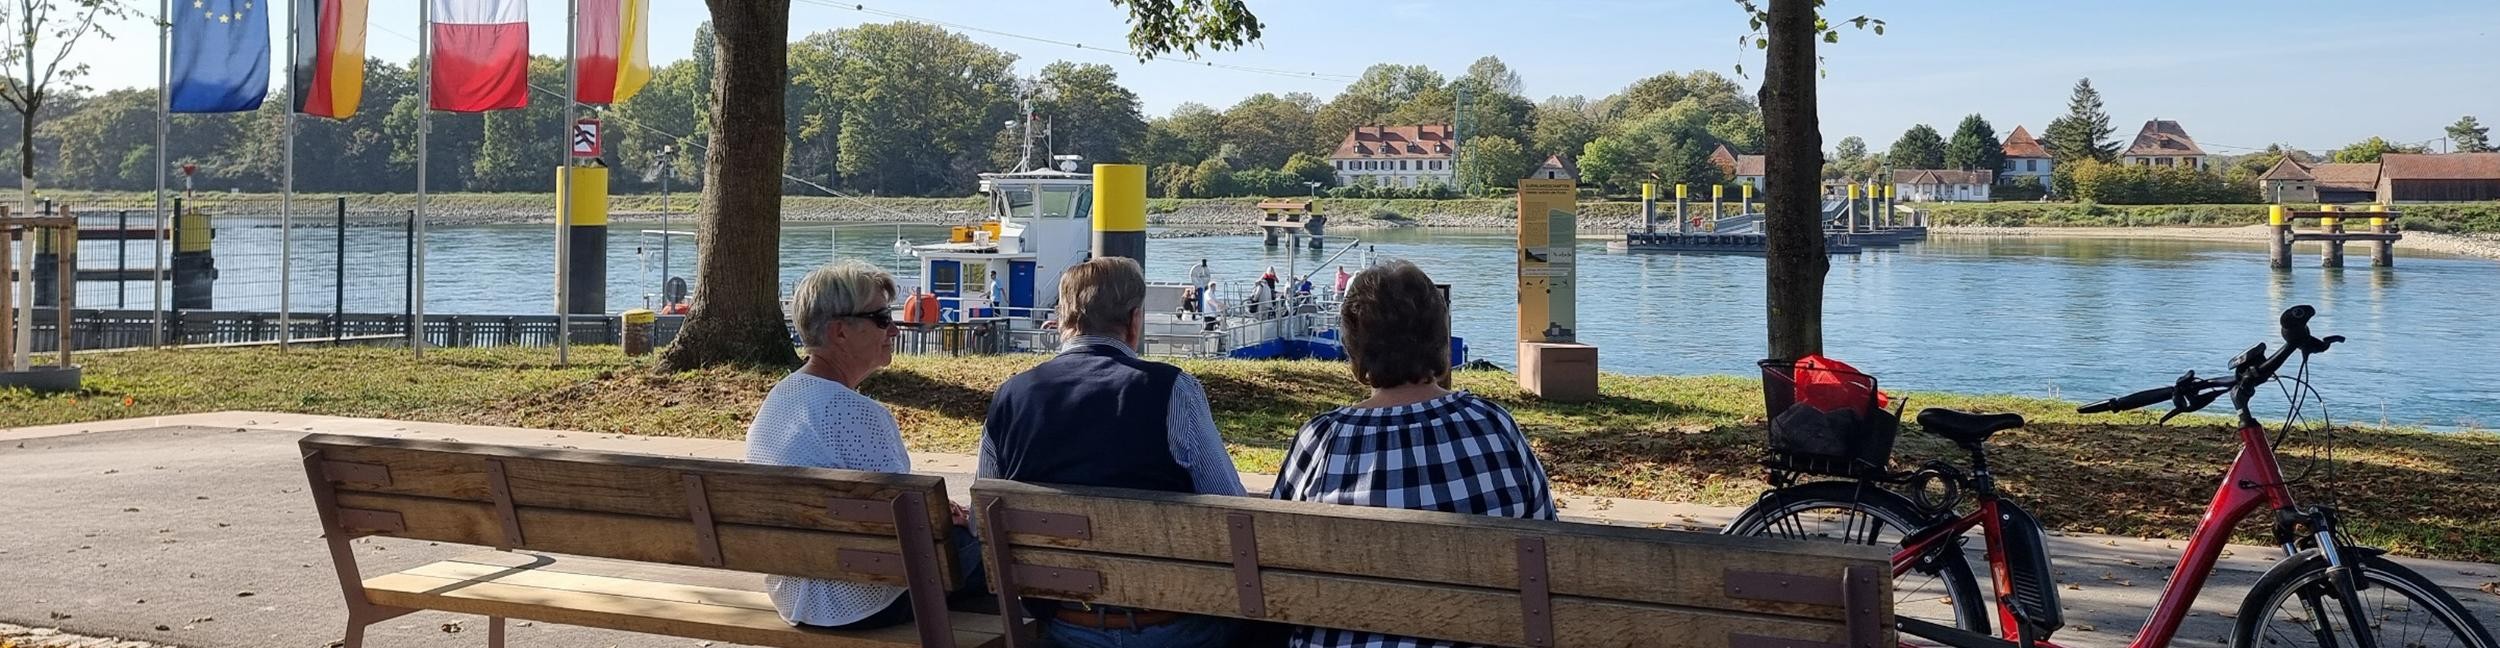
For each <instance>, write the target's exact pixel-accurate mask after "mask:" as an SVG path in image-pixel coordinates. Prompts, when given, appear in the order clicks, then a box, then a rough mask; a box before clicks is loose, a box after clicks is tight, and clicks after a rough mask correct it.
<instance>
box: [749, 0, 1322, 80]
mask: <svg viewBox="0 0 2500 648" xmlns="http://www.w3.org/2000/svg"><path fill="white" fill-rule="evenodd" d="M794 1H795V2H798V3H801V4H809V5H815V6H819V7H825V8H829V9H849V10H852V11H857V12H860V13H865V14H871V15H877V16H884V17H887V18H894V19H897V20H909V21H913V22H924V23H929V24H932V25H937V26H940V27H947V28H952V29H958V30H962V31H969V32H980V33H983V34H989V35H992V36H1003V37H1006V38H1014V39H1018V40H1026V41H1032V42H1036V43H1043V44H1048V45H1058V46H1061V47H1071V48H1075V49H1081V50H1087V51H1094V52H1103V53H1117V54H1122V55H1129V54H1130V52H1129V51H1128V50H1119V49H1109V48H1103V47H1090V46H1087V45H1085V44H1084V43H1078V42H1073V41H1063V40H1056V39H1050V38H1043V37H1040V36H1027V35H1024V34H1018V33H1014V32H1007V31H1000V30H996V29H990V28H986V27H975V26H972V25H965V24H962V23H953V22H947V21H943V20H937V19H932V18H922V17H919V16H914V15H910V14H905V13H900V12H894V11H887V10H884V9H875V8H871V7H869V6H868V5H864V4H857V3H849V4H846V3H839V2H834V1H833V0H794ZM1149 58H1151V59H1152V60H1157V61H1164V62H1169V63H1179V64H1182V65H1195V66H1201V67H1211V68H1216V69H1220V70H1232V71H1235V72H1248V73H1252V74H1266V75H1271V76H1280V77H1287V78H1294V79H1319V80H1324V81H1354V80H1355V79H1356V78H1357V77H1356V76H1355V75H1349V74H1336V73H1330V72H1301V71H1295V70H1285V69H1278V68H1264V67H1256V66H1249V65H1236V64H1232V63H1217V62H1214V61H1208V60H1204V59H1190V58H1182V57H1175V56H1163V55H1157V56H1152V57H1149Z"/></svg>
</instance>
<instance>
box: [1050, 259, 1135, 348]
mask: <svg viewBox="0 0 2500 648" xmlns="http://www.w3.org/2000/svg"><path fill="white" fill-rule="evenodd" d="M1145 305H1146V273H1145V271H1144V270H1143V269H1141V268H1139V267H1138V265H1137V262H1136V261H1133V260H1130V259H1126V258H1122V257H1097V258H1095V259H1093V260H1090V261H1086V262H1084V263H1079V264H1076V265H1075V266H1074V267H1070V268H1068V270H1067V272H1065V273H1062V274H1060V275H1059V335H1060V336H1061V337H1073V336H1077V335H1106V336H1117V335H1121V334H1125V333H1129V332H1130V331H1129V330H1128V329H1129V315H1131V314H1133V313H1136V312H1137V310H1138V309H1140V308H1143V307H1145Z"/></svg>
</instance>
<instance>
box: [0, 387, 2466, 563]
mask: <svg viewBox="0 0 2500 648" xmlns="http://www.w3.org/2000/svg"><path fill="white" fill-rule="evenodd" d="M549 357H550V354H549V352H548V351H547V350H545V349H524V350H480V349H445V350H440V351H436V352H433V353H429V354H428V355H427V359H426V360H425V361H424V362H422V363H412V362H411V361H410V360H409V359H408V357H407V355H406V354H405V353H404V352H396V351H389V350H356V349H349V350H297V351H294V352H291V353H279V352H277V351H273V350H235V351H207V350H193V351H169V352H129V353H113V354H95V355H92V356H88V357H86V358H85V359H84V360H83V361H84V362H85V363H86V366H87V371H88V376H89V377H88V384H89V386H90V390H89V391H88V392H87V393H83V394H78V395H73V396H53V397H35V396H31V395H27V394H24V393H22V392H18V393H0V425H5V426H21V425H37V424H48V423H65V422H77V421H92V420H101V419H111V418H123V417H132V416H153V415H166V414H180V413H189V412H204V411H217V410H231V409H252V410H275V411H286V412H300V413H311V414H333V415H345V416H368V417H387V418H402V419H414V420H424V421H439V422H450V423H471V424H483V425H510V426H526V427H544V428H564V429H579V430H592V431H600V432H623V433H635V434H658V435H677V436H697V437H713V438H737V437H739V436H741V435H742V434H743V430H744V427H745V424H746V421H747V418H748V416H749V415H750V414H751V413H752V412H753V411H754V410H755V407H756V405H757V403H758V402H760V401H761V399H762V397H763V395H764V393H765V391H766V390H767V389H768V388H770V386H771V385H772V383H773V382H774V381H776V380H779V379H780V377H781V376H780V375H779V374H778V373H777V372H759V371H748V370H736V369H718V370H711V371H704V372H696V373H688V374H680V375H673V376H657V375H653V374H651V373H649V372H648V371H647V370H645V369H643V368H642V366H641V365H639V364H637V363H635V362H632V361H629V360H627V359H626V358H624V357H622V356H621V355H619V354H618V353H617V352H616V350H615V349H614V348H612V347H594V348H586V349H580V350H577V351H576V354H575V357H576V358H577V359H578V362H577V364H576V365H574V366H572V367H569V368H561V369H559V368H554V367H551V366H548V365H547V364H546V363H547V361H548V359H549ZM1035 361H1036V358H1032V357H1005V358H978V359H947V358H914V357H907V358H900V359H898V360H897V362H896V365H895V366H894V367H893V368H891V369H889V370H887V371H884V372H881V373H879V374H878V375H877V376H875V377H873V378H871V379H870V380H869V382H868V383H867V384H866V385H865V386H864V390H865V391H866V392H867V393H868V394H869V395H871V396H874V397H876V398H877V399H878V400H880V401H883V402H885V403H888V404H889V405H891V406H892V407H893V408H894V412H895V416H896V418H897V419H898V420H899V421H900V422H901V424H902V426H903V432H904V434H905V436H906V437H907V438H908V440H909V441H910V442H911V445H912V447H914V448H916V449H920V450H931V451H946V452H969V451H971V450H972V448H973V445H974V442H975V440H976V439H977V438H978V436H979V434H980V423H981V417H982V416H983V414H984V412H985V411H986V407H987V405H988V402H989V394H990V392H991V391H992V390H993V389H995V387H996V386H997V385H998V384H999V383H1000V382H1001V381H1003V380H1005V379H1006V378H1007V377H1008V376H1009V375H1012V374H1013V373H1015V372H1016V371H1019V370H1021V369H1023V368H1025V367H1027V366H1030V365H1031V363H1033V362H1035ZM1181 364H1182V366H1183V367H1185V368H1187V369H1188V370H1189V371H1191V372H1192V373H1194V374H1196V375H1198V376H1199V377H1200V378H1201V379H1202V380H1203V381H1204V382H1205V383H1206V385H1207V389H1208V392H1209V396H1210V398H1211V399H1212V401H1213V404H1214V406H1215V416H1216V419H1217V423H1218V425H1219V426H1220V427H1221V428H1222V429H1223V430H1224V435H1225V438H1226V440H1227V441H1228V443H1229V444H1230V446H1231V449H1232V453H1233V457H1234V459H1235V461H1236V462H1237V463H1238V464H1239V465H1240V467H1241V468H1243V469H1245V470H1251V471H1259V472H1269V471H1273V470H1275V467H1276V465H1277V464H1278V463H1279V460H1280V459H1281V457H1282V453H1283V451H1284V449H1285V448H1286V447H1287V446H1288V445H1289V443H1290V442H1291V439H1292V436H1293V433H1294V430H1295V429H1296V428H1297V427H1298V426H1299V425H1300V424H1301V423H1302V422H1303V421H1304V420H1306V419H1307V418H1308V417H1310V416H1311V415H1312V414H1315V413H1318V412H1321V411H1325V410H1327V409H1329V408H1331V407H1335V406H1337V405H1340V404H1343V403H1347V402H1351V401H1353V400H1355V399H1357V398H1359V394H1360V393H1361V390H1360V389H1359V388H1358V386H1357V385H1356V384H1355V383H1354V382H1353V381H1352V380H1351V379H1349V378H1348V377H1347V376H1346V374H1345V370H1344V367H1343V366H1342V365H1336V364H1327V363H1312V362H1239V361H1206V362H1183V363H1181ZM1458 381H1459V384H1460V386H1461V387H1464V388H1466V389H1469V390H1472V391H1474V392H1476V393H1478V394H1482V395H1485V396H1487V397H1490V398H1492V399H1494V400H1496V401H1498V402H1500V403H1502V404H1503V405H1504V406H1507V407H1509V408H1510V409H1511V410H1512V411H1513V412H1514V413H1515V414H1516V415H1517V416H1518V418H1519V420H1520V423H1521V424H1523V425H1524V426H1525V427H1526V428H1527V429H1528V431H1529V433H1530V435H1531V436H1532V437H1534V439H1535V443H1536V447H1537V451H1538V452H1539V453H1540V454H1541V455H1542V456H1543V458H1544V460H1545V462H1546V464H1547V468H1548V470H1549V472H1550V473H1551V475H1552V478H1553V479H1554V480H1555V482H1556V483H1557V484H1558V485H1559V486H1560V487H1561V488H1562V489H1564V490H1567V491H1570V492H1576V493H1584V494H1591V495H1608V496H1621V497H1637V498H1645V499H1661V500H1681V501H1697V502H1704V503H1709V504H1716V505H1727V506H1735V505H1742V504H1744V503H1745V502H1747V501H1749V500H1750V498H1751V496H1752V495H1753V494H1754V493H1756V492H1758V491H1759V490H1760V489H1761V488H1762V483H1761V477H1760V474H1759V472H1758V471H1757V470H1756V469H1755V468H1754V465H1755V464H1754V463H1753V462H1754V460H1755V458H1756V453H1757V452H1758V450H1759V448H1760V447H1761V443H1762V428H1761V425H1762V421H1761V419H1762V412H1761V404H1760V403H1761V390H1760V387H1759V385H1758V383H1756V382H1754V381H1752V380H1749V379H1743V378H1734V377H1716V376H1706V377H1651V376H1617V375H1608V376H1606V377H1605V378H1604V379H1603V381H1602V388H1603V392H1604V397H1603V398H1602V399H1600V400H1598V401H1596V402H1594V403H1588V404H1580V405H1559V404H1548V403H1542V402H1538V401H1534V400H1531V399H1528V398H1526V397H1525V396H1524V395H1523V394H1521V392H1520V391H1519V390H1518V389H1517V388H1516V387H1515V386H1514V385H1513V384H1512V382H1511V379H1510V376H1509V375H1507V374H1500V373H1465V374H1462V375H1460V377H1459V379H1458ZM1908 396H1909V398H1910V403H1911V405H1912V406H1913V407H1930V406H1933V407H1957V408H1969V409H1980V410H1989V411H2012V412H2020V413H2022V414H2023V415H2024V416H2026V417H2029V418H2030V419H2031V420H2032V421H2033V422H2034V424H2033V425H2032V427H2030V428H2029V429H2025V430H2019V431H2013V432H2008V433H2005V434H2002V435H2000V436H1998V437H1997V441H1996V442H1995V447H1996V448H1998V450H1997V452H1996V454H1995V457H1996V461H1997V472H1998V475H1999V479H2000V480H2001V481H2002V483H2003V484H2004V486H2005V488H2006V490H2007V491H2008V492H2010V493H2012V494H2013V495H2014V496H2015V497H2017V498H2019V499H2021V500H2023V501H2024V502H2026V503H2027V504H2028V505H2029V508H2030V509H2031V510H2033V511H2036V512H2038V513H2039V514H2040V515H2041V516H2042V517H2043V518H2044V519H2046V520H2047V521H2048V522H2049V523H2050V524H2051V525H2053V526H2055V527H2057V528H2061V529H2066V530H2071V531H2089V532H2101V533H2114V534H2121V535H2135V536H2148V537H2178V536H2180V535H2182V534H2184V533H2185V532H2186V531H2187V530H2188V529H2190V528H2192V527H2193V525H2194V524H2195V522H2196V519H2197V516H2198V515H2199V513H2201V510H2202V506H2203V504H2204V502H2205V500H2206V497H2207V495H2208V494H2209V493H2210V491H2211V489H2212V488H2213V480H2214V479H2215V477H2216V476H2217V475H2218V474H2219V471H2220V470H2221V468H2222V467H2223V466H2224V465H2225V464H2226V463H2227V462H2228V461H2229V460H2230V458H2231V456H2232V452H2233V449H2234V448H2233V445H2232V442H2231V438H2232V437H2231V434H2230V433H2229V431H2228V430H2227V429H2225V428H2224V427H2222V426H2220V425H2217V424H2216V423H2215V422H2213V421H2205V422H2199V423H2196V424H2190V425H2180V426H2172V427H2161V426H2155V425H2152V424H2151V420H2152V417H2151V416H2150V415H2144V414H2132V415H2116V416H2095V417H2086V416H2081V415H2077V414H2075V413H2074V412H2073V405H2072V404H2070V403H2063V402H2058V401H2051V400H2041V399H2029V398H2015V397H2002V396H1963V395H1949V394H1926V393H1915V394H1909V395H1908ZM2311 436H2314V435H2311ZM2316 449H2317V448H2316V447H2315V446H2312V445H2307V444H2303V443H2299V442H2295V443H2294V444H2293V445H2291V446H2287V447H2286V448H2285V449H2284V452H2283V455H2284V457H2285V459H2286V466H2285V469H2286V470H2287V471H2289V472H2293V473H2299V472H2301V470H2302V469H2303V468H2304V467H2305V466H2307V465H2309V463H2310V462H2309V461H2308V459H2307V458H2308V457H2310V456H2311V454H2312V451H2313V450H2316ZM1945 450H1946V447H1945V446H1943V445H1941V444H1939V443H1936V442H1934V441H1933V440H1932V439H1929V438H1928V437H1925V436H1924V435H1918V434H1908V435H1905V437H1904V439H1903V441H1902V449H1901V451H1900V453H1899V456H1901V457H1903V458H1907V459H1913V460H1923V459H1926V458H1936V457H1949V456H1952V455H1950V454H1949V453H1947V452H1946V451H1945ZM2335 458H2336V460H2337V464H2338V468H2337V470H2336V471H2335V473H2334V480H2335V484H2336V485H2337V487H2338V492H2339V493H2340V496H2339V497H2335V498H2328V497H2326V496H2327V492H2326V489H2324V488H2323V487H2321V486H2320V485H2319V484H2318V482H2319V481H2321V480H2322V479H2323V477H2322V476H2321V477H2317V478H2313V479H2312V480H2311V481H2310V482H2308V483H2307V484H2305V485H2304V488H2303V490H2304V491H2305V493H2306V495H2307V496H2309V497H2310V498H2311V499H2312V500H2313V501H2318V502H2320V503H2327V504H2332V505H2335V506H2337V507H2340V508H2341V509H2343V510H2345V511H2349V512H2350V515H2348V516H2347V517H2348V518H2350V521H2351V523H2352V524H2353V527H2352V528H2354V529H2355V530H2357V531H2358V532H2359V534H2358V535H2359V536H2360V538H2361V539H2363V540H2364V541H2366V542H2370V543H2375V544H2381V545H2385V546H2388V547H2390V548H2395V549H2398V550H2400V551H2403V552H2406V553H2409V554H2413V555H2423V556H2437V557H2445V558H2457V559H2469V560H2480V561H2500V483H2495V482H2493V481H2492V480H2490V479H2489V477H2490V475H2489V471H2490V470H2491V467H2493V466H2500V436H2494V435H2491V434H2488V433H2479V432H2477V433H2462V434H2433V433H2425V432H2418V431H2401V430H2381V429H2352V428H2345V429H2340V430H2339V431H2338V434H2337V442H2336V446H2335ZM2243 531H2244V532H2246V533H2250V534H2256V533H2262V532H2263V529H2262V527H2259V526H2255V525H2254V524H2252V526H2250V527H2249V528H2247V529H2244V530H2243ZM2249 537H2250V538H2252V539H2253V538H2254V537H2255V536H2254V535H2251V536H2249Z"/></svg>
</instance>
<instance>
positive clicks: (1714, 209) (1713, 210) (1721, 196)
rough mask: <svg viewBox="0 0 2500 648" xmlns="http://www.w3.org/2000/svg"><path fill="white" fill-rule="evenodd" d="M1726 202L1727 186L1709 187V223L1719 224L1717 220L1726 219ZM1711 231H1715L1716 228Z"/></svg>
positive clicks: (1716, 185)
mask: <svg viewBox="0 0 2500 648" xmlns="http://www.w3.org/2000/svg"><path fill="white" fill-rule="evenodd" d="M1726 201H1727V185H1723V184H1713V185H1710V222H1711V223H1714V224H1715V223H1717V222H1719V219H1722V218H1727V202H1726ZM1712 229H1716V228H1712Z"/></svg>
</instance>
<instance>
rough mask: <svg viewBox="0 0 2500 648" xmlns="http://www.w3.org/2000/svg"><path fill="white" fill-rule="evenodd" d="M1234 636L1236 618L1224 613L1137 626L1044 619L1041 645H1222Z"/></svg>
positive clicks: (1153, 647) (1189, 647) (1165, 647)
mask: <svg viewBox="0 0 2500 648" xmlns="http://www.w3.org/2000/svg"><path fill="white" fill-rule="evenodd" d="M1232 638H1233V622H1232V620H1230V619H1225V618H1223V617H1205V616H1184V617H1181V618H1179V619H1175V620H1173V621H1172V622H1171V623H1165V624H1162V625H1151V626H1146V627H1143V628H1135V629H1130V628H1100V629H1097V628H1088V627H1084V626H1077V625H1069V624H1065V623H1060V622H1058V621H1045V622H1043V623H1042V645H1044V646H1049V647H1050V648H1223V646H1225V645H1226V644H1228V643H1230V642H1231V641H1232Z"/></svg>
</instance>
